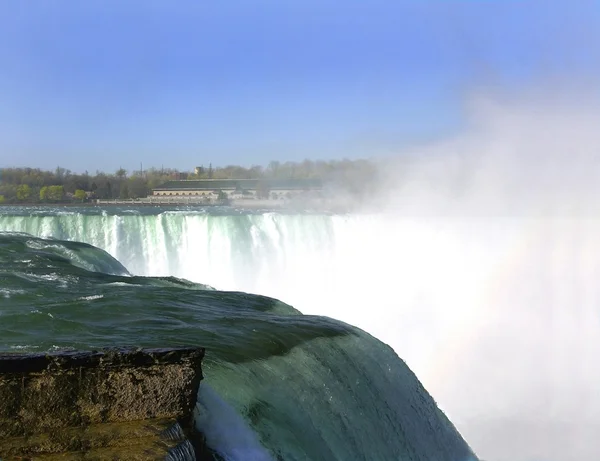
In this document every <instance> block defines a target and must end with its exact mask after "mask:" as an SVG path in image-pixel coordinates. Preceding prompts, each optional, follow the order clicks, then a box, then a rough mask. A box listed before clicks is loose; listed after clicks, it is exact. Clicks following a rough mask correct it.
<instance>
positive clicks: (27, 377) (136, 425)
mask: <svg viewBox="0 0 600 461" xmlns="http://www.w3.org/2000/svg"><path fill="white" fill-rule="evenodd" d="M203 357H204V349H201V348H174V349H136V350H118V349H111V350H103V351H93V352H63V353H53V354H0V459H2V460H7V459H40V460H54V459H61V460H63V459H64V460H71V459H86V460H88V459H94V460H101V459H111V460H113V459H129V460H151V459H165V458H166V457H167V456H169V452H170V451H173V450H180V451H181V450H183V451H185V449H186V447H187V448H189V447H191V445H190V442H189V441H187V437H188V436H189V435H190V434H191V433H192V432H193V430H192V429H193V428H192V425H193V420H192V418H193V417H192V410H193V408H194V406H195V404H196V398H197V393H198V386H199V384H200V380H201V379H202V372H201V362H202V358H203ZM186 444H187V445H186ZM188 445H189V447H188Z"/></svg>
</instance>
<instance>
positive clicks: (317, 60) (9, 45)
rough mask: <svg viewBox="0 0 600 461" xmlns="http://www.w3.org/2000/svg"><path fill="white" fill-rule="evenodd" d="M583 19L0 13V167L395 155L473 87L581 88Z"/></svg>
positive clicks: (541, 6) (434, 9) (587, 40)
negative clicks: (0, 99) (0, 66)
mask: <svg viewBox="0 0 600 461" xmlns="http://www.w3.org/2000/svg"><path fill="white" fill-rule="evenodd" d="M598 5H599V3H598V2H591V1H590V2H588V1H582V2H578V3H577V4H576V5H570V6H566V5H559V4H556V3H548V2H541V1H528V0H523V1H504V2H501V1H486V2H478V1H441V0H440V1H427V2H418V1H396V2H392V1H391V0H388V1H383V0H377V1H373V2H369V3H368V4H365V3H364V2H359V1H357V0H351V1H348V2H345V3H344V7H343V8H342V7H340V5H339V4H337V2H334V1H332V0H327V1H316V0H310V1H305V2H293V3H292V2H286V3H282V2H275V1H273V0H263V1H258V2H236V3H233V2H219V3H218V4H216V3H215V4H197V3H196V2H192V1H187V0H186V1H181V2H178V3H177V4H176V5H174V4H172V3H171V2H166V1H151V2H147V1H146V2H141V1H131V2H127V3H122V2H117V1H114V0H109V1H102V2H101V1H89V2H76V1H72V0H65V1H62V2H42V1H34V2H28V3H27V4H25V3H23V2H3V3H2V4H0V60H1V62H2V71H0V94H2V104H1V105H0V167H9V166H32V167H40V168H45V169H53V168H55V167H56V166H57V165H60V166H63V167H66V168H69V169H72V170H74V171H84V170H89V171H95V170H96V169H99V170H104V171H114V170H116V169H117V168H119V167H123V168H125V169H127V170H133V169H138V168H139V165H140V162H143V164H144V167H150V166H155V167H160V166H161V165H163V164H164V166H165V167H167V166H168V167H172V168H179V169H185V170H190V169H191V168H193V166H195V165H196V164H208V163H209V162H212V163H213V164H214V165H225V164H241V165H250V164H262V165H265V164H267V163H268V162H269V161H270V160H274V159H275V160H283V161H285V160H292V161H298V160H303V159H304V158H311V159H330V158H343V157H348V158H358V157H361V158H364V157H371V156H389V155H393V154H394V153H397V152H399V151H400V150H402V149H403V148H406V147H407V146H410V145H412V144H415V143H422V142H429V141H431V140H436V139H440V138H444V137H447V136H449V135H452V134H453V133H456V132H458V131H460V130H461V128H462V127H463V125H464V124H465V123H466V119H467V117H466V110H465V109H466V106H465V103H466V101H468V100H469V96H470V95H471V93H472V92H473V91H479V90H481V89H483V90H485V91H489V92H491V93H499V94H501V95H510V94H521V93H523V92H526V91H528V89H531V88H538V87H539V86H540V85H541V86H543V87H545V86H547V87H548V88H549V89H550V90H552V88H553V85H558V86H559V87H560V88H561V89H562V90H565V91H566V92H568V91H571V90H573V89H574V88H580V87H581V84H582V83H586V82H589V81H593V79H594V78H596V77H597V75H598V72H599V70H600V56H599V55H598V54H597V53H595V54H594V53H592V51H593V50H594V49H597V46H598V44H600V28H598V27H595V26H596V25H597V24H598V19H599V18H600V14H599V13H600V8H599V6H598ZM562 90H561V91H562ZM593 91H595V92H597V90H593ZM502 97H504V96H502Z"/></svg>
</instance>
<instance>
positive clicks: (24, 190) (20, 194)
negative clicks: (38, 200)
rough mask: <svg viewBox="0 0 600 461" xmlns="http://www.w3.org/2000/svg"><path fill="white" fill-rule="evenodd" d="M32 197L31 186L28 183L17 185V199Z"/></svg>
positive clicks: (22, 199) (23, 199)
mask: <svg viewBox="0 0 600 461" xmlns="http://www.w3.org/2000/svg"><path fill="white" fill-rule="evenodd" d="M30 198H31V187H29V185H28V184H21V185H20V186H18V187H17V200H21V201H25V200H29V199H30Z"/></svg>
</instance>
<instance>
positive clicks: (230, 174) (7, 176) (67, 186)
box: [0, 160, 378, 204]
mask: <svg viewBox="0 0 600 461" xmlns="http://www.w3.org/2000/svg"><path fill="white" fill-rule="evenodd" d="M377 178H378V168H377V166H376V165H375V164H374V163H373V162H371V161H368V160H333V161H312V160H305V161H303V162H278V161H272V162H270V163H269V164H268V165H267V166H266V167H263V166H257V165H255V166H251V167H243V166H239V165H227V166H222V167H213V166H212V164H208V165H207V166H198V167H196V168H195V169H194V171H193V172H182V171H179V170H175V169H165V168H160V169H159V168H150V169H147V170H143V171H131V172H128V171H126V170H124V169H123V168H119V169H118V170H117V171H115V172H114V173H104V172H101V171H97V172H96V173H95V174H90V173H88V172H87V171H86V172H84V173H74V172H72V171H71V170H68V169H65V168H62V167H57V168H56V169H55V170H54V171H48V170H42V169H40V168H3V169H0V203H4V204H7V203H66V202H71V203H77V202H86V201H89V200H92V199H96V198H98V199H136V198H142V197H146V196H148V195H150V194H151V193H152V189H154V188H156V187H159V186H160V185H162V184H164V183H165V182H167V181H171V180H184V179H187V180H191V179H320V180H322V181H323V183H324V184H326V185H329V186H331V187H332V188H335V189H337V190H343V191H344V192H346V193H349V194H350V195H352V196H354V197H356V198H357V199H359V198H361V197H363V196H365V195H367V194H369V193H372V192H373V190H374V188H375V187H376V186H377Z"/></svg>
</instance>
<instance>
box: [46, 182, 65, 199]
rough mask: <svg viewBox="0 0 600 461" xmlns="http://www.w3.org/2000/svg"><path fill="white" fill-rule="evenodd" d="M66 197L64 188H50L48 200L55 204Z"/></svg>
mask: <svg viewBox="0 0 600 461" xmlns="http://www.w3.org/2000/svg"><path fill="white" fill-rule="evenodd" d="M64 195H65V189H64V187H63V186H50V187H48V200H52V201H54V202H60V201H61V200H62V199H63V197H64Z"/></svg>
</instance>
